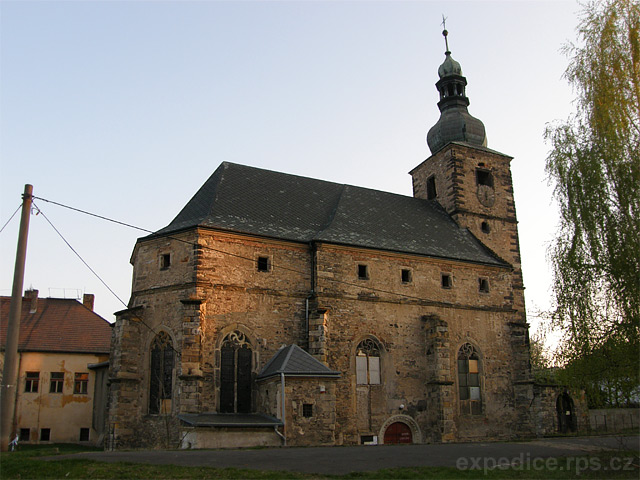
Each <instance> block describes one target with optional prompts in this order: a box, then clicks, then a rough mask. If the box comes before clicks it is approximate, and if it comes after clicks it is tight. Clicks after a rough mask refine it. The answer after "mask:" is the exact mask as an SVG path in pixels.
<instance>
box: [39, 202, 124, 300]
mask: <svg viewBox="0 0 640 480" xmlns="http://www.w3.org/2000/svg"><path fill="white" fill-rule="evenodd" d="M34 198H35V197H34ZM33 206H34V207H35V208H36V209H37V210H38V213H39V214H41V215H42V216H43V217H44V219H45V220H46V221H47V223H48V224H49V225H51V228H53V229H54V230H55V232H56V233H57V234H58V235H59V236H60V238H61V239H62V241H64V243H66V244H67V246H68V247H69V248H70V249H71V251H72V252H73V253H75V254H76V256H77V257H78V258H79V259H80V261H81V262H82V263H84V265H85V266H86V267H87V268H88V269H89V270H90V271H91V273H93V274H94V275H95V276H96V278H97V279H98V280H100V282H101V283H102V284H103V285H104V286H105V287H107V289H108V290H109V291H110V292H111V294H112V295H113V296H114V297H116V298H117V299H118V300H119V301H120V303H122V304H123V305H124V306H125V307H126V306H127V304H126V303H124V301H123V300H122V299H121V298H120V297H119V296H118V294H117V293H116V292H114V291H113V290H112V289H111V287H109V285H107V282H105V281H104V280H103V279H102V277H100V275H98V274H97V273H96V271H95V270H94V269H93V268H91V266H90V265H89V264H88V263H87V262H86V261H85V260H84V258H82V256H81V255H80V254H79V253H78V252H77V250H76V249H75V248H73V247H72V246H71V244H70V243H69V242H68V241H67V239H66V238H64V236H63V235H62V233H60V230H58V229H57V228H56V227H55V226H54V225H53V223H51V220H49V218H48V217H47V216H46V215H45V214H44V212H43V211H42V210H40V208H38V206H37V205H36V204H35V202H34V204H33Z"/></svg>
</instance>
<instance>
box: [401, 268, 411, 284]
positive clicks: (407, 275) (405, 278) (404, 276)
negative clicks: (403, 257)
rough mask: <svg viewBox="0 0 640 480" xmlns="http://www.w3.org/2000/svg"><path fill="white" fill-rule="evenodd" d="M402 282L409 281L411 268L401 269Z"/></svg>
mask: <svg viewBox="0 0 640 480" xmlns="http://www.w3.org/2000/svg"><path fill="white" fill-rule="evenodd" d="M402 283H411V270H409V269H406V268H403V269H402Z"/></svg>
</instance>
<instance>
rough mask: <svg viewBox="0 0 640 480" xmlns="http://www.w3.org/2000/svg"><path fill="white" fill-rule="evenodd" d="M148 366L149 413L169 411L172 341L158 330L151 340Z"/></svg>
mask: <svg viewBox="0 0 640 480" xmlns="http://www.w3.org/2000/svg"><path fill="white" fill-rule="evenodd" d="M150 357H151V364H150V366H149V413H150V414H160V413H169V411H170V402H171V397H172V390H173V363H174V351H173V342H172V341H171V337H170V336H169V334H168V333H167V332H160V333H158V335H156V336H155V338H154V339H153V342H151V352H150Z"/></svg>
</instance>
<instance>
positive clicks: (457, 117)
mask: <svg viewBox="0 0 640 480" xmlns="http://www.w3.org/2000/svg"><path fill="white" fill-rule="evenodd" d="M442 34H443V35H444V38H445V45H446V51H445V60H444V62H443V63H442V65H440V67H439V68H438V76H439V80H438V82H437V83H436V89H437V90H438V92H439V94H440V100H439V102H438V108H439V110H440V118H439V119H438V121H437V122H436V124H435V125H434V126H433V127H431V129H430V130H429V132H428V134H427V144H428V145H429V149H430V150H431V156H430V157H429V158H427V159H426V160H425V161H424V162H422V163H421V164H420V165H418V166H417V167H416V168H414V169H413V170H412V171H411V172H410V174H411V176H412V178H413V195H414V197H417V198H423V199H426V200H432V201H436V202H438V203H439V204H440V205H441V206H442V207H443V208H444V209H445V210H446V211H447V213H449V214H450V215H451V216H452V217H453V219H454V220H455V221H456V222H457V223H458V224H459V225H460V226H461V227H463V228H467V229H469V231H470V232H471V233H473V234H474V235H475V236H476V237H477V238H478V239H479V240H480V241H481V242H482V243H483V244H484V245H486V246H487V247H488V248H489V249H491V250H492V251H493V252H494V253H496V254H497V255H498V256H500V257H501V258H502V259H504V260H506V261H507V262H509V263H510V264H511V265H513V268H514V277H513V288H514V291H517V292H519V294H518V295H515V296H514V307H515V308H516V309H518V310H519V311H520V312H522V321H525V320H524V319H525V316H524V295H523V289H524V287H523V282H522V272H521V268H520V247H519V242H518V226H517V219H516V210H515V204H514V199H513V184H512V181H511V168H510V162H511V160H512V157H510V156H508V155H505V154H503V153H500V152H497V151H495V150H491V149H489V148H487V136H486V132H485V127H484V124H483V123H482V121H480V120H479V119H477V118H475V117H473V116H471V115H470V114H469V112H468V108H467V107H468V106H469V98H468V97H467V96H466V86H467V79H466V78H465V77H464V76H463V75H462V68H461V67H460V64H459V63H458V62H457V61H455V60H454V59H453V58H452V57H451V52H450V51H449V44H448V40H447V36H448V32H447V30H446V29H445V30H444V31H443V32H442ZM515 297H517V298H515Z"/></svg>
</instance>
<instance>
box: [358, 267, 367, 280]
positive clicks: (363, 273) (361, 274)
mask: <svg viewBox="0 0 640 480" xmlns="http://www.w3.org/2000/svg"><path fill="white" fill-rule="evenodd" d="M358 278H359V279H360V280H366V279H368V278H369V269H368V268H367V266H366V265H362V264H360V265H358Z"/></svg>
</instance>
